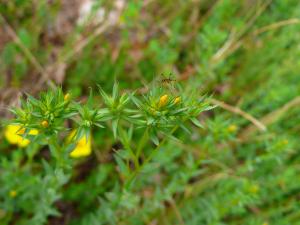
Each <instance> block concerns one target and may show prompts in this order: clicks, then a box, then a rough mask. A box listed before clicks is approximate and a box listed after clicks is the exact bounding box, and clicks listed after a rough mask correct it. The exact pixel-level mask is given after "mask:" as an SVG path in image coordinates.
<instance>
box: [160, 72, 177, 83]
mask: <svg viewBox="0 0 300 225" xmlns="http://www.w3.org/2000/svg"><path fill="white" fill-rule="evenodd" d="M174 82H176V80H175V79H173V78H171V74H170V75H169V77H166V78H163V79H161V80H160V83H162V84H163V85H167V84H171V83H174Z"/></svg>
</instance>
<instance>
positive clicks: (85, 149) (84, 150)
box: [68, 130, 92, 158]
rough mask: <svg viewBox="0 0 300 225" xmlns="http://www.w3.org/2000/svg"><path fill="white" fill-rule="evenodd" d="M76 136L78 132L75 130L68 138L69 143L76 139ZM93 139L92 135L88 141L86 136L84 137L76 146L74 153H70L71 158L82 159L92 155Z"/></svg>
mask: <svg viewBox="0 0 300 225" xmlns="http://www.w3.org/2000/svg"><path fill="white" fill-rule="evenodd" d="M75 134H76V130H73V131H72V132H71V134H70V135H69V137H68V142H70V141H71V140H72V138H74V136H75ZM91 143H92V138H91V135H90V136H89V137H88V140H87V138H86V135H83V136H82V137H81V138H80V139H79V140H78V141H77V142H76V145H75V148H74V149H73V151H72V152H70V156H71V157H72V158H80V157H85V156H88V155H90V154H91V152H92V144H91Z"/></svg>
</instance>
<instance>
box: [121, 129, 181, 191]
mask: <svg viewBox="0 0 300 225" xmlns="http://www.w3.org/2000/svg"><path fill="white" fill-rule="evenodd" d="M178 127H179V126H178V125H176V126H175V127H174V128H173V129H172V131H171V133H170V135H172V134H173V133H174V132H175V131H176V130H177V129H178ZM166 141H167V137H164V139H163V140H162V141H161V142H160V143H159V144H158V145H157V146H156V148H155V149H154V150H153V151H152V152H151V153H150V155H149V156H148V157H147V158H146V159H145V161H144V162H143V164H142V165H141V166H139V167H138V168H137V169H136V170H135V171H134V172H133V173H132V175H131V176H130V177H129V179H128V182H127V184H126V185H125V188H128V187H129V185H130V184H131V183H132V181H133V180H134V178H135V177H136V176H137V175H138V174H139V173H140V172H141V170H142V169H143V168H144V166H145V165H146V164H147V163H148V162H149V161H151V159H152V158H153V157H154V156H155V154H156V152H157V151H158V149H159V148H160V147H161V146H162V145H163V144H164V143H165V142H166Z"/></svg>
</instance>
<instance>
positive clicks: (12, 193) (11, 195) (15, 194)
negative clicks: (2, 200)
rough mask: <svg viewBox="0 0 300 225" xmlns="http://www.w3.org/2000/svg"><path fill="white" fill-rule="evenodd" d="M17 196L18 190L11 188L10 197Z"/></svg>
mask: <svg viewBox="0 0 300 225" xmlns="http://www.w3.org/2000/svg"><path fill="white" fill-rule="evenodd" d="M16 196H17V192H16V191H15V190H11V191H10V192H9V197H11V198H15V197H16Z"/></svg>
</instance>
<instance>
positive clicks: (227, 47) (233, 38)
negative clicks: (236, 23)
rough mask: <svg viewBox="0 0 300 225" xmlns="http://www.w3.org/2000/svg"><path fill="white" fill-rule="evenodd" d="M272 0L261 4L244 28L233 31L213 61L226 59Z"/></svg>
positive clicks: (213, 57)
mask: <svg viewBox="0 0 300 225" xmlns="http://www.w3.org/2000/svg"><path fill="white" fill-rule="evenodd" d="M271 2H272V0H268V1H266V2H265V3H264V4H262V5H261V6H260V8H259V9H258V10H257V12H256V13H255V14H254V16H253V17H252V18H251V19H250V20H249V21H248V22H247V23H246V25H245V26H244V27H243V29H242V30H241V31H240V32H237V33H232V34H231V35H230V37H229V38H228V40H227V41H226V42H225V43H224V45H223V46H222V47H221V48H220V49H219V50H218V51H217V52H216V53H215V54H214V55H213V56H212V58H211V62H212V63H216V62H218V61H220V60H222V59H224V58H225V57H226V56H227V55H229V54H228V52H232V51H230V49H231V48H232V46H234V45H235V42H238V41H239V39H241V38H242V37H243V35H244V34H245V33H246V32H247V30H248V29H249V28H250V27H251V26H252V25H253V24H254V22H255V21H256V20H257V18H258V17H259V16H260V15H261V14H262V13H263V12H264V11H265V10H266V9H267V7H268V6H269V5H270V4H271Z"/></svg>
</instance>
